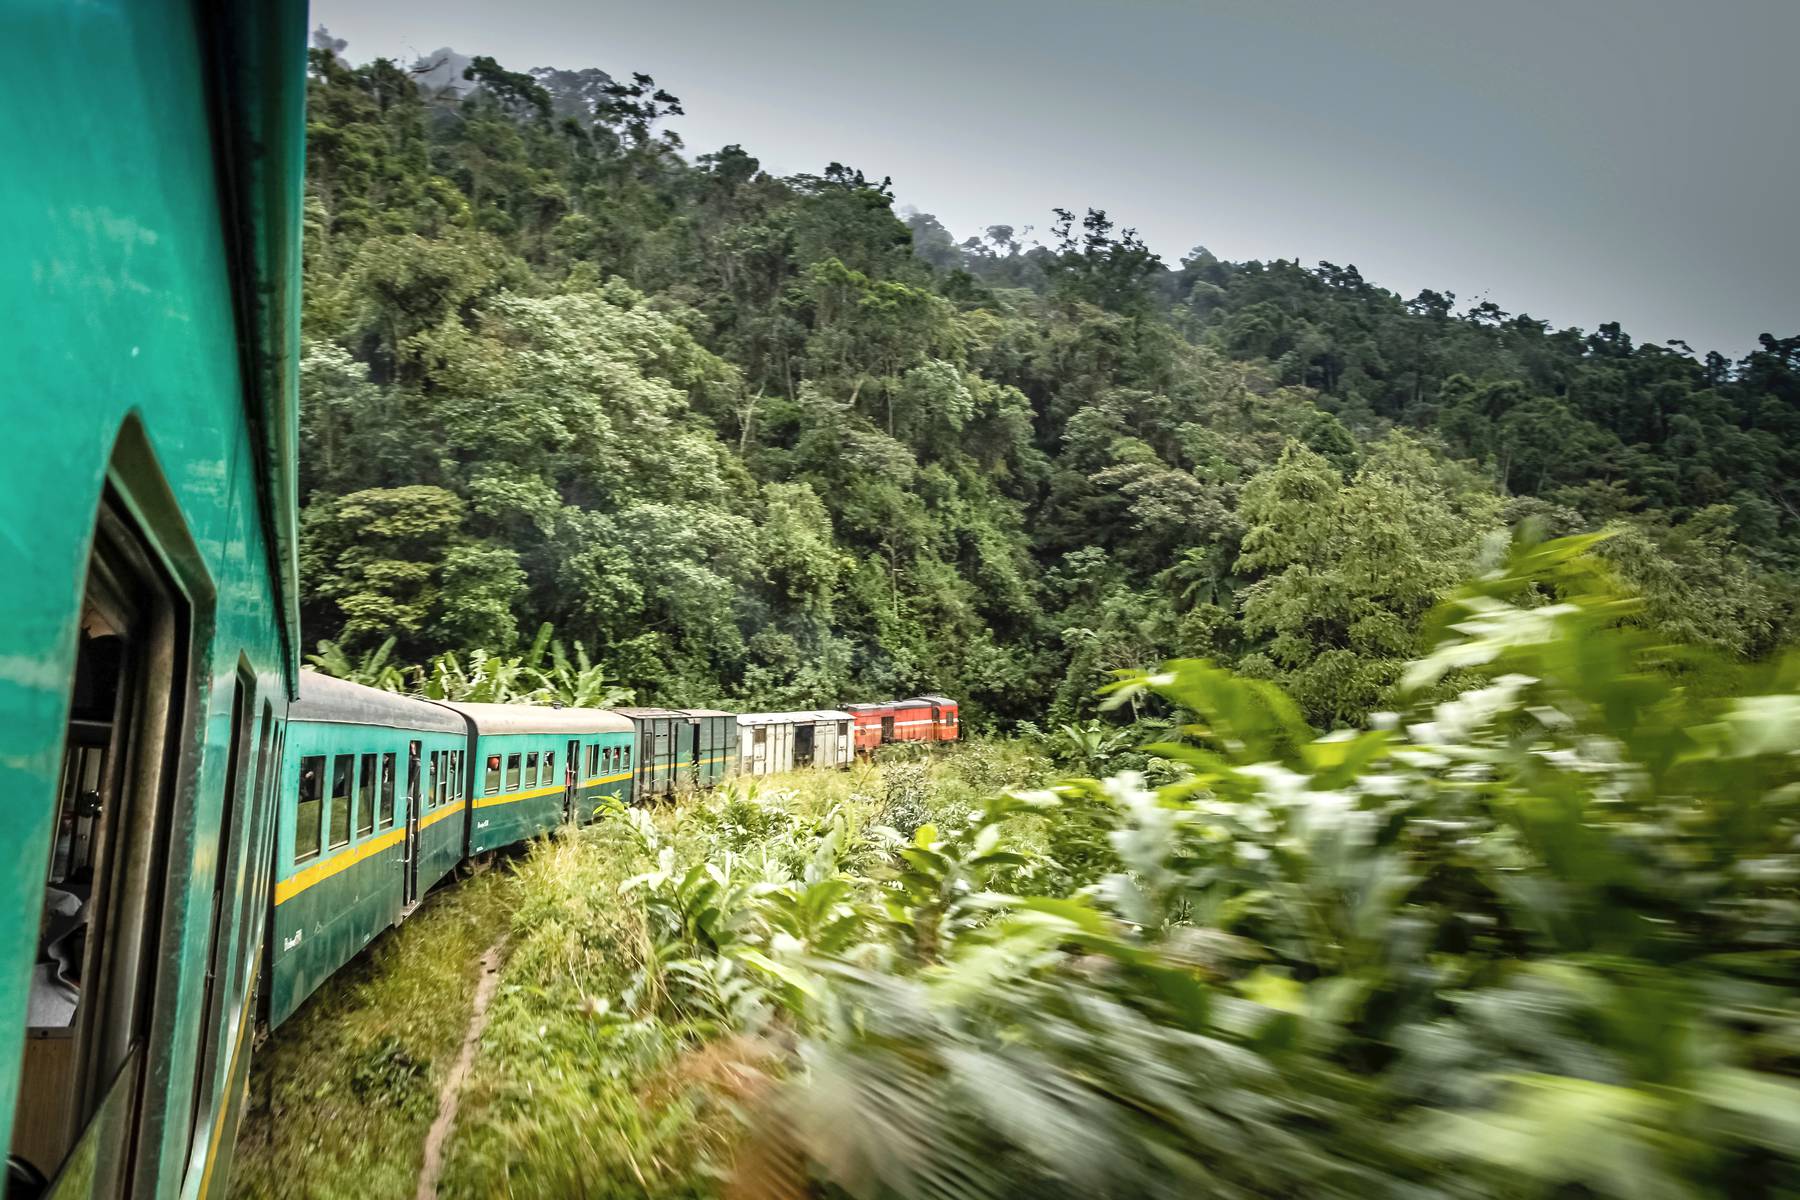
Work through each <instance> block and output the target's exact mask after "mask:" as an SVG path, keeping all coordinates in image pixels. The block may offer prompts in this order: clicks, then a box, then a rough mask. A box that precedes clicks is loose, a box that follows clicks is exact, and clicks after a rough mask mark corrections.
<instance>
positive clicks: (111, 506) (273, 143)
mask: <svg viewBox="0 0 1800 1200" xmlns="http://www.w3.org/2000/svg"><path fill="white" fill-rule="evenodd" d="M7 33H8V45H9V46H10V47H11V48H12V49H13V51H14V61H13V63H12V64H11V65H10V67H9V70H8V71H7V72H6V75H5V77H4V81H3V82H0V160H3V161H5V162H6V163H8V164H9V167H10V168H11V169H10V170H9V171H7V172H6V174H5V175H4V177H3V178H0V254H3V255H4V261H5V262H6V263H7V269H6V270H5V271H3V272H0V311H3V312H5V313H6V314H7V316H8V320H9V326H8V331H7V332H8V336H7V338H6V339H5V341H4V343H0V376H3V377H4V378H5V380H6V386H5V388H4V389H3V390H0V427H4V428H5V429H6V431H7V435H8V442H7V452H8V455H7V468H6V472H5V476H4V479H0V530H4V531H5V536H0V612H4V613H5V620H4V621H0V661H3V662H5V663H6V664H7V667H6V670H5V671H4V672H0V797H4V801H3V802H0V838H3V839H4V843H5V845H6V846H7V849H8V865H7V867H6V868H5V869H4V870H0V907H3V910H4V911H5V912H6V913H8V914H9V915H10V917H11V918H12V919H10V920H9V921H7V922H4V923H3V924H0V1029H5V1030H8V1031H10V1036H6V1037H3V1038H0V1139H4V1140H5V1141H6V1143H7V1145H8V1146H9V1148H10V1149H11V1150H12V1151H14V1152H18V1153H20V1154H22V1155H23V1157H25V1158H26V1159H28V1160H30V1161H31V1162H32V1163H33V1164H34V1166H35V1167H36V1168H37V1169H38V1170H39V1171H41V1172H42V1173H43V1174H44V1175H46V1176H49V1177H51V1178H56V1177H58V1176H59V1175H61V1174H62V1173H63V1167H64V1164H68V1167H69V1177H68V1178H66V1179H64V1180H63V1182H62V1184H61V1185H59V1186H61V1187H62V1188H63V1191H64V1194H73V1190H74V1188H75V1187H77V1186H81V1187H82V1189H83V1193H84V1194H86V1193H88V1192H93V1193H97V1194H105V1193H108V1192H117V1191H122V1190H124V1189H125V1188H127V1187H129V1188H130V1190H131V1191H132V1194H134V1195H137V1196H139V1197H159V1196H173V1195H176V1194H177V1193H179V1192H182V1191H184V1190H185V1191H186V1192H188V1193H189V1194H194V1193H202V1192H205V1191H206V1190H208V1189H209V1188H211V1189H213V1190H219V1184H220V1181H221V1180H222V1178H223V1176H224V1174H225V1173H226V1172H228V1169H229V1160H230V1150H231V1142H232V1140H233V1138H234V1136H235V1124H236V1117H237V1111H236V1109H237V1103H238V1100H239V1098H240V1097H241V1096H242V1094H243V1081H244V1079H245V1076H246V1072H247V1071H248V1064H249V1053H248V1045H249V1041H250V1036H249V1035H250V1023H251V1021H252V1019H253V1014H254V1006H253V1005H252V1003H251V1002H250V998H251V997H252V996H253V995H254V989H255V984H256V980H257V973H258V971H259V963H260V951H261V949H262V945H263V943H262V938H263V933H264V930H265V928H266V922H265V920H264V905H265V901H264V899H263V897H264V896H265V895H266V889H267V887H268V881H269V869H270V863H271V861H272V860H271V847H272V845H273V838H274V832H275V825H274V822H273V820H272V811H273V800H272V797H273V794H274V778H275V774H276V772H275V770H274V761H275V759H276V758H277V756H278V754H279V745H280V740H281V733H282V723H283V721H284V719H285V714H286V709H287V704H288V700H289V698H290V696H291V694H292V690H293V688H294V686H295V671H296V664H295V661H294V658H295V647H296V645H297V643H298V636H299V631H298V628H297V624H296V622H295V621H294V620H293V613H294V611H295V609H294V600H295V595H296V593H297V588H296V586H295V581H294V571H293V537H292V535H293V530H294V512H293V486H294V470H293V445H294V435H293V430H294V420H295V407H294V376H293V367H294V351H295V348H296V347H297V344H298V327H297V323H296V320H295V318H296V317H297V312H298V308H297V297H298V284H299V273H298V254H299V215H300V208H301V205H300V201H301V168H302V160H301V155H302V137H303V133H304V119H303V114H302V104H303V98H304V89H305V37H306V11H305V5H304V4H301V3H293V2H290V0H273V2H271V3H268V4H261V5H253V6H251V5H245V6H229V5H200V4H194V3H189V2H186V0H141V2H134V3H131V4H99V5H91V4H89V5H83V4H25V5H12V6H9V7H8V11H7ZM146 97H154V102H149V103H147V102H146V101H145V98H146ZM251 147H254V154H251V153H250V152H249V151H250V148H251ZM127 763H130V764H131V769H130V770H129V771H127V770H126V769H125V764H127ZM106 847H111V848H112V849H113V850H114V851H115V853H112V854H111V855H108V854H106V852H105V848H106ZM89 850H92V851H93V852H94V853H93V856H92V857H88V855H87V852H88V851H89ZM111 900H117V901H119V905H118V906H117V907H113V906H111V905H109V901H111ZM100 911H109V913H110V915H111V916H112V917H113V918H114V919H112V920H110V921H109V922H108V923H106V925H105V926H104V927H102V926H101V925H97V924H95V923H94V922H93V916H94V914H96V913H97V912H100ZM90 933H91V934H92V936H88V934H90ZM75 979H79V980H80V981H81V985H82V986H81V987H80V988H74V987H72V986H71V983H72V981H73V980H75ZM90 1018H91V1019H90ZM78 1144H79V1146H80V1152H79V1153H77V1154H74V1155H73V1156H72V1155H71V1151H72V1150H73V1149H74V1148H75V1147H76V1146H77V1145H78ZM78 1162H85V1163H86V1164H87V1166H88V1168H95V1167H98V1172H97V1174H95V1175H93V1176H91V1177H83V1176H80V1175H78V1174H77V1172H76V1167H77V1164H78ZM114 1168H116V1170H115V1169H114Z"/></svg>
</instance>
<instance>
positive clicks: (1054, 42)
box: [313, 0, 1800, 356]
mask: <svg viewBox="0 0 1800 1200" xmlns="http://www.w3.org/2000/svg"><path fill="white" fill-rule="evenodd" d="M313 14H314V20H315V22H316V23H323V24H325V25H327V26H329V27H330V28H331V30H332V32H333V33H335V34H337V35H338V36H339V37H344V38H348V39H349V41H350V48H349V51H348V54H349V57H350V58H352V59H353V60H356V61H363V60H365V59H368V58H373V57H376V56H377V55H387V56H390V57H400V58H405V59H407V60H410V59H411V58H412V57H413V56H415V55H417V54H420V53H424V52H427V51H430V50H433V49H435V48H437V47H439V46H444V45H449V46H453V47H455V48H456V49H457V50H459V51H462V52H463V53H465V54H482V53H485V54H491V55H493V56H494V57H495V58H497V59H499V60H500V62H501V63H502V64H504V65H506V66H508V67H511V68H513V69H515V70H522V69H525V68H528V67H537V66H558V67H588V66H596V67H601V68H603V69H605V70H607V71H610V72H612V73H613V74H614V75H623V74H626V73H628V72H630V71H633V70H638V71H647V72H649V73H651V74H653V75H655V76H656V80H657V82H658V84H660V85H662V86H664V87H667V88H669V89H670V90H671V91H673V92H674V93H675V94H677V95H679V96H680V97H681V98H682V102H683V104H684V106H685V107H686V109H687V112H688V116H687V117H686V118H685V119H681V120H678V121H677V123H676V125H675V128H676V129H677V130H679V131H680V133H681V134H682V136H683V137H684V138H685V139H686V141H687V143H688V147H689V150H690V151H691V152H693V153H701V152H705V151H708V150H713V149H717V148H718V147H719V146H722V145H725V144H727V143H729V142H739V143H741V144H742V145H743V146H744V148H745V149H746V150H748V151H749V152H750V153H752V154H755V155H756V156H757V157H758V158H760V159H761V160H762V162H763V165H764V166H765V167H766V168H767V169H769V170H771V171H774V172H777V173H783V174H785V173H791V172H795V171H818V170H819V169H821V168H822V167H823V166H824V165H825V164H826V163H827V162H830V161H832V160H834V159H835V160H838V161H841V162H845V163H848V164H850V165H852V166H856V167H861V168H862V169H863V170H864V171H866V172H868V173H869V174H871V175H875V176H880V175H884V174H886V175H892V176H893V177H894V187H895V192H896V194H897V196H898V198H899V201H900V203H901V204H903V205H912V206H915V207H917V208H920V209H923V210H924V211H927V212H931V213H935V214H937V216H938V217H939V219H941V220H942V221H943V222H944V223H945V224H946V225H948V226H949V227H950V229H951V230H952V231H953V232H954V233H956V234H957V235H958V236H959V237H960V236H963V235H965V234H968V233H974V232H977V231H979V230H980V229H981V228H982V227H984V226H986V225H989V224H994V223H1007V224H1012V225H1026V224H1029V225H1034V226H1036V227H1037V228H1038V229H1039V230H1042V229H1044V228H1045V227H1046V226H1047V225H1048V224H1049V220H1050V215H1049V209H1050V208H1051V206H1053V205H1063V206H1065V207H1069V208H1075V209H1077V210H1079V209H1080V208H1082V207H1085V206H1093V207H1099V208H1105V209H1107V210H1108V211H1109V213H1110V214H1111V215H1112V216H1113V217H1114V218H1115V219H1116V220H1118V221H1119V222H1120V223H1121V224H1122V225H1135V226H1136V227H1137V228H1138V229H1139V230H1140V232H1141V233H1142V234H1143V235H1144V237H1145V238H1146V240H1148V241H1149V243H1150V244H1151V246H1152V247H1153V248H1155V249H1156V250H1157V251H1158V252H1160V253H1161V254H1162V255H1163V257H1164V258H1165V259H1166V260H1167V261H1169V262H1170V263H1171V264H1174V263H1175V262H1177V261H1178V260H1179V259H1180V258H1181V257H1182V255H1183V254H1185V253H1186V252H1187V250H1188V249H1189V248H1190V247H1192V246H1194V245H1198V244H1204V245H1205V246H1207V247H1208V248H1209V249H1211V250H1212V251H1213V252H1214V253H1215V254H1217V255H1219V256H1220V257H1222V258H1232V259H1241V258H1265V259H1266V258H1295V257H1298V258H1299V259H1300V260H1301V261H1303V262H1306V263H1308V264H1310V263H1313V262H1316V261H1317V260H1319V259H1329V260H1330V261H1332V262H1336V263H1340V264H1342V263H1355V264H1356V265H1357V266H1358V267H1359V268H1361V270H1362V272H1363V274H1364V275H1365V276H1367V277H1368V278H1369V279H1371V280H1373V281H1374V282H1376V283H1379V284H1381V285H1383V286H1386V287H1389V288H1392V289H1394V290H1396V291H1399V292H1401V293H1402V294H1404V295H1412V294H1413V293H1415V292H1416V291H1417V290H1418V289H1419V288H1421V287H1435V288H1438V289H1440V290H1441V289H1449V290H1451V291H1454V292H1456V293H1457V295H1458V297H1459V300H1461V301H1465V302H1466V301H1472V300H1474V299H1476V298H1478V297H1486V298H1489V299H1492V300H1494V301H1496V302H1497V303H1499V304H1500V306H1501V307H1502V308H1505V309H1507V310H1509V311H1515V312H1516V311H1520V310H1524V311H1528V312H1530V313H1531V314H1532V315H1534V316H1537V317H1540V318H1543V319H1546V320H1549V321H1551V322H1553V323H1554V324H1557V325H1569V324H1578V325H1582V326H1586V327H1589V328H1591V327H1593V326H1594V325H1596V324H1598V323H1600V322H1601V321H1606V320H1619V321H1622V322H1623V323H1624V324H1625V327H1626V329H1627V331H1628V332H1630V333H1632V334H1633V335H1634V336H1635V337H1637V338H1639V339H1640V340H1659V341H1660V340H1662V339H1665V338H1671V337H1684V338H1686V339H1687V340H1688V341H1690V342H1691V343H1692V344H1693V345H1694V347H1695V349H1697V350H1707V349H1715V348H1716V349H1719V350H1722V351H1724V352H1726V353H1728V354H1731V355H1733V356H1737V355H1741V354H1742V353H1744V352H1745V351H1746V350H1748V349H1749V348H1751V347H1752V346H1753V345H1754V344H1755V339H1756V335H1757V334H1759V333H1762V332H1764V331H1768V332H1773V333H1776V334H1778V335H1787V334H1793V333H1796V332H1800V289H1797V288H1796V287H1795V279H1796V275H1797V274H1800V272H1797V268H1800V238H1797V237H1796V236H1795V228H1796V221H1795V218H1794V216H1793V212H1794V209H1795V206H1796V201H1797V199H1800V152H1797V151H1796V137H1795V130H1796V125H1797V122H1796V118H1797V117H1800V89H1797V88H1796V87H1795V84H1794V81H1793V75H1794V67H1793V64H1792V61H1791V55H1792V52H1793V48H1794V46H1795V45H1796V44H1800V0H1729V2H1727V0H1683V2H1680V3H1677V2H1674V0H1560V2H1558V0H1504V2H1499V0H1493V2H1487V0H1484V2H1480V3H1476V2H1473V0H1366V2H1359V0H1312V2H1309V3H1299V2H1290V0H1206V2H1204V3H1179V2H1176V0H1126V2H1123V3H1112V4H1100V3H1088V4H1080V3H1074V2H1072V0H911V2H910V3H904V4H899V3H889V4H866V3H862V2H860V0H769V2H756V3H744V2H731V0H637V2H636V3H625V2H624V0H507V2H505V3H494V2H491V0H489V2H479V0H314V3H313Z"/></svg>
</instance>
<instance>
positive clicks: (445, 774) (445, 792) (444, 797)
mask: <svg viewBox="0 0 1800 1200" xmlns="http://www.w3.org/2000/svg"><path fill="white" fill-rule="evenodd" d="M437 799H438V807H439V808H442V807H444V805H446V804H448V803H450V752H449V751H448V750H439V751H438V778H437Z"/></svg>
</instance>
